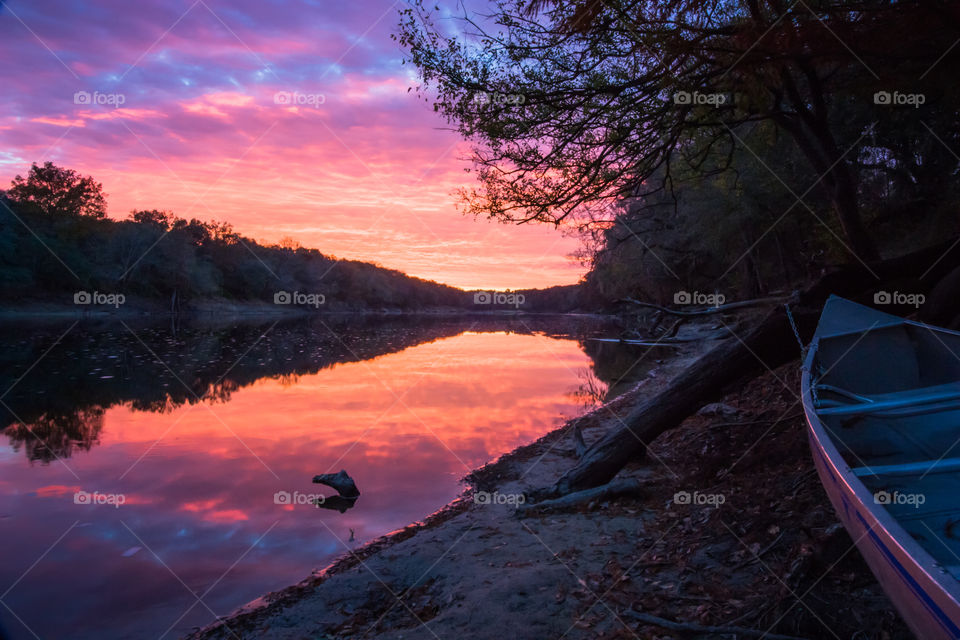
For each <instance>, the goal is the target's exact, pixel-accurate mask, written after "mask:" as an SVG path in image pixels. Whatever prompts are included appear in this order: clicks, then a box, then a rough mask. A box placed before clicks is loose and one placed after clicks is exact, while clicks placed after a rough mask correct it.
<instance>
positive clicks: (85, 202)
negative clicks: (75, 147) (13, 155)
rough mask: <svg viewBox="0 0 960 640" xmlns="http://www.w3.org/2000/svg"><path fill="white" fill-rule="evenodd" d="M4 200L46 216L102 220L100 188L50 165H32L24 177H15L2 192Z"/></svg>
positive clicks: (103, 209)
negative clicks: (5, 197)
mask: <svg viewBox="0 0 960 640" xmlns="http://www.w3.org/2000/svg"><path fill="white" fill-rule="evenodd" d="M6 196H7V198H8V199H9V200H10V201H11V202H12V203H13V204H15V205H17V206H18V207H21V208H26V209H30V210H35V211H39V212H40V213H43V214H46V215H61V216H85V217H89V218H103V217H105V216H106V215H107V199H106V195H105V194H104V193H103V185H102V184H100V183H99V182H97V181H95V180H94V179H93V178H91V177H90V176H81V175H80V174H79V173H77V172H76V171H74V170H73V169H65V168H61V167H58V166H56V165H55V164H53V163H52V162H45V163H43V165H42V166H41V165H37V164H36V163H34V164H33V165H32V166H31V167H30V171H29V172H28V173H27V177H26V178H24V177H23V176H20V175H18V176H17V177H15V178H14V179H13V182H12V183H11V185H10V188H9V189H8V190H7V192H6Z"/></svg>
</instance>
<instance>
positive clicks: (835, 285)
mask: <svg viewBox="0 0 960 640" xmlns="http://www.w3.org/2000/svg"><path fill="white" fill-rule="evenodd" d="M957 264H960V243H957V241H956V239H953V240H949V241H947V242H944V243H942V244H940V245H937V246H934V247H930V248H928V249H924V250H922V251H918V252H916V253H912V254H908V255H906V256H902V257H899V258H894V259H891V260H886V261H882V262H879V263H875V264H873V265H870V266H869V267H867V266H848V267H845V268H841V269H838V270H836V271H833V272H831V273H828V274H826V275H824V276H823V277H822V278H820V280H819V281H817V283H816V284H814V285H813V286H811V287H809V288H808V289H806V290H804V291H802V292H799V293H797V294H795V295H794V297H793V298H792V301H791V304H790V309H791V311H792V314H793V318H794V320H795V322H796V325H797V329H798V331H799V332H800V334H801V337H802V338H803V339H804V341H808V340H809V338H810V337H811V336H812V334H813V331H814V329H815V327H816V323H817V320H818V319H819V316H820V311H821V309H822V308H823V304H824V302H825V301H826V299H827V297H828V296H829V295H830V294H831V293H834V294H837V295H841V296H845V297H848V298H853V299H857V300H859V301H860V302H863V303H866V304H870V303H872V302H873V298H874V295H875V293H876V292H878V291H881V290H885V289H895V288H896V283H901V284H902V283H906V285H905V286H907V287H910V290H911V291H914V292H918V293H921V292H927V291H930V290H931V289H932V288H933V287H934V286H935V285H936V283H937V282H938V281H939V280H940V279H941V278H943V277H944V276H945V275H946V274H947V273H949V272H951V271H952V270H953V269H954V268H955V267H956V265H957ZM891 283H893V284H891ZM884 310H886V311H888V312H893V313H896V312H897V311H898V310H897V309H896V308H891V307H885V308H884ZM911 310H912V308H911ZM900 311H901V312H903V311H904V310H903V309H901V310H900ZM908 312H909V311H908ZM799 354H800V350H799V348H798V345H797V341H796V338H795V335H794V331H793V328H792V327H791V323H790V320H789V319H788V315H787V312H786V309H785V307H784V306H779V307H777V308H775V309H773V310H772V311H770V312H769V313H768V314H767V315H766V317H765V318H764V319H763V320H762V321H761V322H760V323H759V324H758V325H756V326H755V327H754V328H753V329H752V330H750V331H748V332H745V333H743V334H742V335H738V334H734V337H732V338H727V339H726V340H724V341H723V342H721V343H720V344H719V345H717V346H716V347H715V348H714V349H712V350H711V351H709V352H707V353H706V354H705V355H704V356H703V357H701V358H700V359H699V360H697V361H696V362H695V363H693V364H692V365H691V366H690V367H688V368H687V369H685V370H684V371H682V372H681V373H680V374H679V375H678V376H677V377H676V378H675V379H674V380H673V381H672V382H671V383H670V384H669V385H668V386H667V387H666V388H665V389H663V390H662V391H661V392H660V393H658V394H657V395H655V396H653V397H650V398H647V399H646V400H645V401H643V402H641V403H640V404H639V405H638V406H637V407H636V408H634V409H633V410H632V411H631V412H630V413H629V414H628V415H627V416H625V417H624V418H623V421H622V422H623V425H624V426H620V427H617V428H615V429H613V430H612V431H610V432H609V433H607V434H606V435H605V436H604V437H602V438H601V439H600V440H598V441H596V442H595V443H594V444H593V445H592V446H591V447H590V448H589V449H587V451H586V452H585V453H584V455H583V456H582V457H581V458H580V461H579V462H578V463H577V465H576V466H575V467H574V468H572V469H570V470H569V471H568V472H567V473H565V474H564V475H563V476H562V477H561V478H560V479H559V480H557V482H556V483H555V484H554V485H553V487H548V488H545V489H542V490H540V491H536V492H534V495H535V496H537V497H538V498H550V497H555V496H558V495H566V494H569V493H573V492H577V491H583V490H584V489H590V488H592V487H597V486H599V485H603V484H606V483H608V482H610V480H611V479H613V477H614V476H615V475H616V474H617V473H618V472H619V471H620V469H622V468H623V467H624V465H626V464H627V463H628V462H630V461H631V460H635V459H637V458H640V457H643V455H645V453H646V449H647V445H648V444H649V443H651V442H652V441H653V440H654V439H655V438H656V437H657V436H659V435H660V434H661V433H663V432H664V431H667V430H669V429H672V428H674V427H676V426H677V425H679V424H680V423H681V422H682V421H683V420H684V419H686V418H687V417H689V416H690V415H692V414H694V413H696V412H697V411H698V410H699V409H700V408H701V407H703V406H704V405H705V404H707V403H709V402H715V401H717V400H719V399H720V397H722V394H723V392H724V391H725V390H726V389H728V388H729V387H730V386H731V385H733V384H735V383H742V382H744V381H746V380H750V379H752V378H754V377H756V376H757V375H759V374H762V373H763V372H765V371H767V370H772V369H775V368H777V367H779V366H780V365H783V364H786V363H787V362H790V361H791V360H796V359H797V357H798V356H799Z"/></svg>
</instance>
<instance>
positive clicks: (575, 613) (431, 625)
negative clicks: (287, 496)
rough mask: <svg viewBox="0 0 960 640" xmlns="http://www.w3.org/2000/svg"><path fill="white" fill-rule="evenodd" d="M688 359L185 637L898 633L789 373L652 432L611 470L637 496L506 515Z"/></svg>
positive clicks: (794, 375) (790, 368) (795, 374)
mask: <svg viewBox="0 0 960 640" xmlns="http://www.w3.org/2000/svg"><path fill="white" fill-rule="evenodd" d="M692 357H694V355H693V354H691V355H690V356H689V357H681V358H677V359H675V360H670V361H667V362H666V363H665V364H664V365H662V366H661V367H660V368H658V369H656V370H654V371H653V372H651V375H650V376H649V377H648V378H646V379H645V380H643V381H641V382H640V383H639V384H637V385H636V386H635V387H634V388H633V389H632V390H631V391H629V392H628V393H626V394H624V395H622V396H620V397H619V398H617V399H616V400H614V401H613V402H611V403H609V404H608V405H605V406H603V407H600V408H598V409H595V410H594V411H591V412H590V413H588V414H586V415H584V416H582V417H580V418H577V419H576V420H574V421H571V422H569V423H567V424H566V425H564V426H563V427H561V428H560V429H558V430H556V431H554V432H552V433H550V434H548V435H546V436H544V437H543V438H541V439H540V440H538V441H536V442H534V443H532V444H529V445H526V446H523V447H520V448H518V449H516V450H515V451H513V452H511V453H509V454H507V455H505V456H503V457H502V458H500V459H499V460H497V461H496V462H493V463H491V464H488V465H486V466H484V467H482V468H480V469H478V470H476V471H475V472H473V473H472V474H471V475H470V476H469V477H468V478H467V482H468V486H467V489H466V490H465V491H464V493H463V494H462V495H461V496H460V497H459V498H458V499H456V500H455V501H453V502H451V503H450V504H448V505H447V506H446V507H444V508H443V509H441V510H440V511H438V512H437V513H435V514H433V515H431V516H430V517H428V518H426V519H425V520H424V521H423V522H421V523H416V524H413V525H410V526H408V527H406V528H404V529H402V530H400V531H398V532H394V533H393V534H390V535H388V536H384V537H382V538H380V539H377V540H374V541H373V542H371V543H369V544H367V545H365V546H363V547H362V548H360V549H358V550H356V551H349V550H348V548H347V545H346V543H344V548H345V550H347V554H346V555H344V556H342V557H341V558H340V559H339V560H337V561H336V562H334V563H333V564H332V565H330V566H329V567H327V568H326V569H324V570H322V571H319V572H317V573H315V574H314V575H311V576H310V577H309V578H307V579H306V580H304V581H303V582H301V583H299V584H297V585H294V586H292V587H289V588H287V589H284V590H282V591H280V592H276V593H273V594H269V595H267V596H264V597H263V598H261V599H259V600H258V601H256V602H254V603H251V604H250V605H248V606H246V607H244V608H243V609H241V610H240V611H238V612H235V613H233V614H231V615H230V616H228V617H226V618H224V619H222V620H221V621H220V622H218V623H217V624H214V625H212V626H210V627H208V628H206V629H203V630H198V631H197V632H196V633H194V634H193V635H191V636H190V637H191V638H195V639H199V638H228V637H241V638H291V639H292V638H330V639H332V638H377V639H383V640H386V639H394V638H396V639H399V638H412V637H417V638H426V637H436V638H443V639H445V638H458V637H470V638H491V639H497V640H501V639H502V638H560V637H564V638H584V639H586V638H665V637H676V632H675V631H668V630H666V629H664V628H662V627H661V626H657V625H656V624H653V623H652V622H650V619H649V618H648V619H647V620H641V619H640V618H642V617H643V615H644V614H646V615H653V616H657V617H659V618H663V619H667V620H670V621H674V622H682V623H684V624H692V625H709V626H729V627H738V628H749V629H753V630H756V632H757V634H758V635H759V634H760V633H763V632H768V633H777V634H781V635H789V636H793V637H807V638H826V637H836V638H849V637H854V636H855V637H858V638H877V639H880V638H884V639H890V640H899V639H901V638H909V637H910V635H909V632H908V631H907V630H906V627H905V626H904V625H903V623H902V622H901V621H900V620H899V618H898V617H897V616H896V614H895V613H894V612H893V609H892V606H891V605H890V603H889V602H888V601H887V599H886V597H885V596H884V594H883V592H882V591H881V590H880V588H879V586H878V585H877V584H876V581H875V580H874V579H873V576H872V574H871V573H870V571H869V569H868V568H867V567H866V565H865V564H864V563H863V561H862V559H861V558H860V556H859V554H858V553H857V551H856V549H855V548H854V547H853V545H852V541H851V540H850V539H849V536H847V534H846V532H845V531H844V530H843V529H842V528H840V527H839V525H838V524H837V520H836V517H835V516H834V514H833V511H832V508H831V507H830V505H829V502H828V501H827V498H826V496H825V494H824V493H823V491H822V489H821V487H820V485H819V482H818V480H817V477H816V473H815V472H814V469H813V464H812V461H811V458H810V453H809V450H808V447H807V444H806V436H805V432H804V425H803V417H802V411H801V407H800V405H799V403H798V402H797V395H796V394H797V390H798V389H799V382H798V380H799V371H798V369H799V367H798V366H797V365H796V364H791V365H787V366H785V367H783V368H781V369H779V370H777V371H775V372H771V373H768V374H767V375H765V376H763V377H761V378H758V379H756V380H754V381H753V382H751V383H749V384H747V385H745V386H743V387H742V388H740V389H737V390H735V391H734V392H733V393H731V394H729V395H728V396H727V397H725V398H724V399H723V402H722V404H718V405H714V406H712V407H711V408H710V410H708V411H704V412H701V413H700V414H698V415H696V416H693V417H691V418H689V419H688V420H686V421H685V422H684V423H683V424H682V425H680V426H679V427H678V428H676V429H674V430H672V431H669V432H667V433H665V434H664V435H663V436H662V437H660V438H659V439H657V441H656V442H655V443H654V444H653V446H652V450H651V453H652V455H651V456H650V459H649V460H648V461H645V462H637V463H634V464H633V465H631V466H630V467H629V468H627V469H625V470H624V471H623V472H621V474H620V477H626V478H631V477H632V478H636V479H637V480H638V481H639V482H640V483H642V487H643V489H642V493H641V495H640V496H638V497H625V498H620V499H617V500H612V501H607V502H600V503H597V504H590V505H585V506H581V507H579V508H577V509H574V510H568V511H564V512H558V513H546V514H541V515H532V516H529V517H525V518H520V517H518V516H517V515H516V512H515V505H514V504H513V503H515V502H517V501H518V500H520V499H521V498H519V497H518V496H521V495H522V494H523V493H524V492H525V491H530V490H533V489H536V488H538V487H542V486H546V485H549V484H550V483H551V482H552V481H553V480H555V479H556V477H558V476H559V475H560V474H561V473H562V472H563V471H564V470H565V469H567V468H569V467H570V466H571V465H572V464H574V462H575V459H576V454H575V450H574V446H573V441H572V438H571V437H570V433H571V430H572V428H573V426H574V425H578V426H579V427H580V428H581V429H582V431H583V434H584V437H585V439H586V441H587V442H588V443H589V442H590V441H592V440H594V439H596V438H598V437H600V436H601V434H603V433H604V432H605V431H606V430H607V429H609V428H611V427H612V426H613V425H614V424H616V423H617V421H618V420H619V417H620V416H622V415H624V414H625V413H626V412H628V411H629V410H630V408H631V407H633V406H634V405H635V404H636V403H637V402H639V401H640V400H641V399H642V398H645V397H649V395H650V394H653V393H656V391H657V389H658V388H660V387H661V386H662V385H663V384H665V382H666V381H667V380H669V379H670V378H671V377H672V376H673V375H675V374H676V373H677V371H678V370H680V369H681V368H682V367H683V366H685V365H686V364H688V363H689V360H690V358H692ZM695 635H697V634H695ZM741 636H742V637H747V636H746V635H743V634H741ZM698 637H721V636H720V635H718V634H716V633H714V634H712V635H711V634H709V633H700V634H699V635H698ZM722 637H731V636H730V635H729V634H728V635H726V636H722ZM771 637H772V636H771Z"/></svg>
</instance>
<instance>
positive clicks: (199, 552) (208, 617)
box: [0, 317, 663, 639]
mask: <svg viewBox="0 0 960 640" xmlns="http://www.w3.org/2000/svg"><path fill="white" fill-rule="evenodd" d="M0 331H2V335H0V394H2V395H0V427H2V426H6V425H9V426H7V428H6V429H5V430H4V434H3V437H0V540H2V544H0V560H2V561H0V594H2V596H0V604H2V605H4V606H3V607H0V620H2V621H3V626H4V627H5V629H6V631H7V632H8V633H9V634H10V635H11V636H12V637H13V638H33V637H35V636H36V637H40V638H67V637H69V638H98V639H109V638H159V637H165V638H174V637H177V636H179V635H182V634H183V633H185V632H188V631H189V630H191V629H192V628H193V627H196V626H200V625H204V624H207V623H209V622H211V621H212V620H213V618H214V614H216V615H224V614H227V613H229V612H230V611H231V610H233V609H235V608H236V607H238V606H240V605H242V604H244V603H246V602H248V601H250V600H252V599H253V598H255V597H257V596H259V595H262V594H263V593H265V592H267V591H270V590H275V589H278V588H281V587H284V586H286V585H288V584H291V583H293V582H296V581H299V580H301V579H303V578H304V577H306V576H307V574H308V573H309V572H310V571H311V570H312V569H314V568H320V567H323V566H324V565H325V564H327V563H328V562H329V561H330V560H331V559H332V558H333V557H334V556H336V555H338V554H340V553H342V552H343V551H344V550H345V549H347V548H351V547H354V546H357V545H360V544H363V543H364V542H366V541H368V540H370V539H372V538H374V537H376V536H379V535H382V534H384V533H387V532H389V531H392V530H394V529H397V528H399V527H402V526H404V525H406V524H408V523H410V522H412V521H415V520H418V519H420V518H422V517H423V516H424V515H426V514H428V513H430V512H432V511H434V510H436V509H437V508H439V507H441V506H442V505H444V504H445V503H446V502H447V501H449V500H450V499H451V498H452V497H454V496H455V495H457V494H458V493H459V491H460V490H461V488H462V487H461V485H460V484H459V478H461V477H462V476H464V475H465V474H466V473H467V472H468V471H469V470H470V469H472V468H473V467H476V466H477V465H480V464H482V463H484V462H486V461H488V460H490V459H492V458H495V457H496V456H498V455H500V454H501V453H504V452H506V451H509V450H511V449H513V448H514V447H515V446H517V445H518V444H521V443H524V442H528V441H530V440H532V439H534V438H536V437H538V436H540V435H542V434H543V433H545V432H547V431H549V430H550V429H551V428H553V427H554V426H556V425H558V424H559V423H560V422H561V421H562V420H563V418H564V417H569V416H571V415H574V414H575V413H577V412H579V411H581V410H582V408H583V407H584V404H585V403H589V402H590V400H591V398H596V397H598V396H602V395H604V394H610V393H613V392H615V391H616V389H617V388H622V387H623V386H625V384H626V382H627V381H629V380H634V379H637V378H638V377H640V376H642V375H644V374H645V372H646V371H647V370H648V369H649V366H650V365H652V363H653V360H654V359H655V358H658V357H663V354H652V353H651V354H647V355H646V356H645V357H644V358H643V360H642V361H641V363H640V364H639V365H636V366H633V365H634V363H635V362H636V360H637V359H638V357H641V356H642V355H643V352H639V351H635V350H632V349H630V348H628V347H621V346H619V345H611V344H603V343H598V342H594V341H590V340H587V339H586V338H588V337H591V336H595V337H599V336H609V335H614V334H615V333H616V330H615V328H614V327H611V326H604V325H602V324H599V323H597V321H595V320H585V319H571V318H552V319H550V318H537V319H533V318H525V319H499V320H498V319H490V318H486V319H482V320H476V319H420V320H417V321H412V320H409V319H407V320H403V319H384V318H370V317H325V318H322V319H317V318H313V319H310V320H297V321H285V322H281V323H273V322H268V323H265V324H244V325H239V326H237V325H231V326H213V325H210V324H209V323H208V324H206V325H204V326H194V327H178V328H177V329H176V330H174V328H172V327H169V326H149V325H136V324H130V323H128V324H127V325H123V324H117V323H101V324H97V323H90V322H83V323H80V324H76V325H73V326H71V324H70V323H69V322H68V323H63V322H59V323H49V324H46V325H43V324H41V325H39V326H38V325H36V324H32V325H31V326H22V325H20V326H18V325H9V324H8V325H2V326H0ZM623 376H626V379H625V380H624V381H621V383H620V386H619V387H617V388H613V389H611V388H609V385H610V384H611V383H612V382H615V381H617V380H618V379H620V378H621V377H623ZM4 392H5V393H4ZM341 468H343V469H346V470H347V471H348V472H349V473H350V474H351V475H352V476H353V477H354V478H355V479H356V481H357V484H358V486H359V487H360V490H361V492H362V495H361V497H360V499H359V500H358V501H357V504H356V506H355V507H354V508H353V509H351V510H348V511H346V512H345V513H339V512H338V511H334V510H324V509H318V508H316V507H314V506H312V505H309V504H278V503H277V500H276V499H275V495H276V494H277V492H287V493H289V494H291V495H293V493H294V492H301V493H303V494H315V493H322V492H323V491H324V490H326V491H327V492H328V494H329V492H330V491H331V490H330V489H327V488H326V487H322V486H321V485H314V484H311V478H312V477H313V475H314V474H317V473H324V472H335V471H338V470H339V469H341ZM78 492H86V493H87V494H91V495H92V494H94V492H97V493H98V494H99V495H98V496H97V497H94V498H91V499H90V500H87V501H86V502H87V503H84V502H85V498H84V496H85V494H83V493H79V494H78ZM78 495H79V498H78ZM283 495H284V494H281V496H283ZM78 500H79V501H80V504H78V503H77V501H78ZM94 501H105V503H103V504H90V502H94ZM120 502H122V504H118V503H120ZM281 502H283V500H282V498H281ZM198 599H199V600H198ZM34 634H35V635H34Z"/></svg>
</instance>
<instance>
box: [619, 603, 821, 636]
mask: <svg viewBox="0 0 960 640" xmlns="http://www.w3.org/2000/svg"><path fill="white" fill-rule="evenodd" d="M623 615H625V616H627V617H628V618H633V619H634V620H639V621H640V622H645V623H646V624H654V625H656V626H658V627H662V628H664V629H670V630H671V631H680V632H684V631H685V632H687V633H715V634H729V635H740V636H746V637H748V638H770V640H806V639H805V638H800V637H797V636H785V635H782V634H779V633H770V632H769V631H761V630H759V629H749V628H747V627H724V626H720V627H716V626H708V625H702V624H694V623H692V622H675V621H673V620H667V619H666V618H660V617H658V616H652V615H650V614H649V613H642V612H640V611H634V610H633V609H627V610H626V611H624V612H623Z"/></svg>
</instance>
